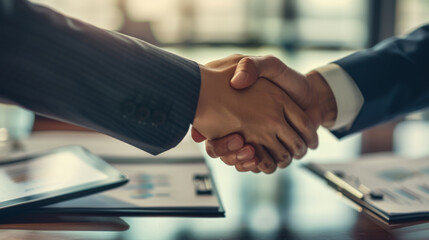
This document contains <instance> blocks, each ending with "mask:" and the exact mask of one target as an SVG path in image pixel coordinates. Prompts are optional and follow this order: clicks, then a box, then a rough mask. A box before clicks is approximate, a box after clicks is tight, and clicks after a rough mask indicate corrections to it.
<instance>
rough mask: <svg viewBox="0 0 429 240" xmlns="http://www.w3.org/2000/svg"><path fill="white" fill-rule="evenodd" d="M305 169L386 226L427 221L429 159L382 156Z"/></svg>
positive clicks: (428, 214)
mask: <svg viewBox="0 0 429 240" xmlns="http://www.w3.org/2000/svg"><path fill="white" fill-rule="evenodd" d="M306 168H308V169H309V170H311V171H312V172H314V173H316V174H317V175H318V176H320V177H322V178H323V179H325V180H326V181H327V182H328V184H329V185H331V186H332V187H334V188H335V189H337V190H338V191H340V192H341V193H343V194H344V195H345V196H346V197H348V198H350V199H351V200H353V201H355V202H356V203H358V204H359V205H361V206H362V207H364V208H366V209H368V210H370V211H371V212H373V213H375V214H377V215H378V216H380V217H381V218H383V219H384V220H386V221H388V222H395V221H407V220H417V219H429V157H426V158H420V159H406V158H401V157H398V156H395V155H391V154H388V155H386V154H383V155H374V156H367V157H364V158H362V159H359V160H358V161H352V162H347V163H335V164H317V163H310V164H307V165H306Z"/></svg>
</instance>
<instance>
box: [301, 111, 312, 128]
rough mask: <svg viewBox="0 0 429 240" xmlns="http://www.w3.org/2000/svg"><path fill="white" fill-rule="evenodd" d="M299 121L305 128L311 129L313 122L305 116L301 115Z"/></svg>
mask: <svg viewBox="0 0 429 240" xmlns="http://www.w3.org/2000/svg"><path fill="white" fill-rule="evenodd" d="M300 121H301V124H302V125H303V127H304V128H305V129H311V130H312V129H313V122H312V121H311V120H310V118H308V117H307V116H305V115H302V116H301V119H300Z"/></svg>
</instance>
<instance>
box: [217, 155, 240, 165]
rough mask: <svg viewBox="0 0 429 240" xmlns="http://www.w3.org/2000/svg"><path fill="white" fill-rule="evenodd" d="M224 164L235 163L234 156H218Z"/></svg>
mask: <svg viewBox="0 0 429 240" xmlns="http://www.w3.org/2000/svg"><path fill="white" fill-rule="evenodd" d="M220 159H221V160H222V161H223V162H224V163H225V164H226V165H229V166H232V165H235V164H236V163H237V161H236V160H235V158H234V157H232V156H225V157H221V158H220Z"/></svg>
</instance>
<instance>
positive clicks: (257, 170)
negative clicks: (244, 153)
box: [252, 169, 261, 173]
mask: <svg viewBox="0 0 429 240" xmlns="http://www.w3.org/2000/svg"><path fill="white" fill-rule="evenodd" d="M252 172H253V173H260V172H261V171H260V170H259V169H255V170H252Z"/></svg>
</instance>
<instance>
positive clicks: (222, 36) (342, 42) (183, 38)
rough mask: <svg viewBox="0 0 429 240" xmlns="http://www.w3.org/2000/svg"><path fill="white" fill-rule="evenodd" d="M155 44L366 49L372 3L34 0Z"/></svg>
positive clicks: (352, 0)
mask: <svg viewBox="0 0 429 240" xmlns="http://www.w3.org/2000/svg"><path fill="white" fill-rule="evenodd" d="M34 2H38V3H43V4H46V5H48V6H51V7H53V8H55V9H57V10H59V11H61V12H63V13H65V14H67V15H71V16H73V17H76V18H79V19H82V20H84V21H87V22H89V23H92V24H94V25H96V26H99V27H102V28H107V29H109V30H118V31H121V32H124V33H126V34H129V35H133V36H135V37H138V38H142V39H144V40H147V41H149V42H152V43H155V44H158V43H160V44H182V43H187V44H216V45H219V44H238V45H282V46H285V47H297V46H310V47H313V46H315V47H346V48H360V47H363V46H364V44H365V41H366V39H367V16H366V11H365V10H366V9H367V1H360V0H326V1H319V0H301V1H298V0H265V1H259V0H235V1H230V0H217V1H212V0H157V1H151V0H92V1H84V0H35V1H34Z"/></svg>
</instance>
